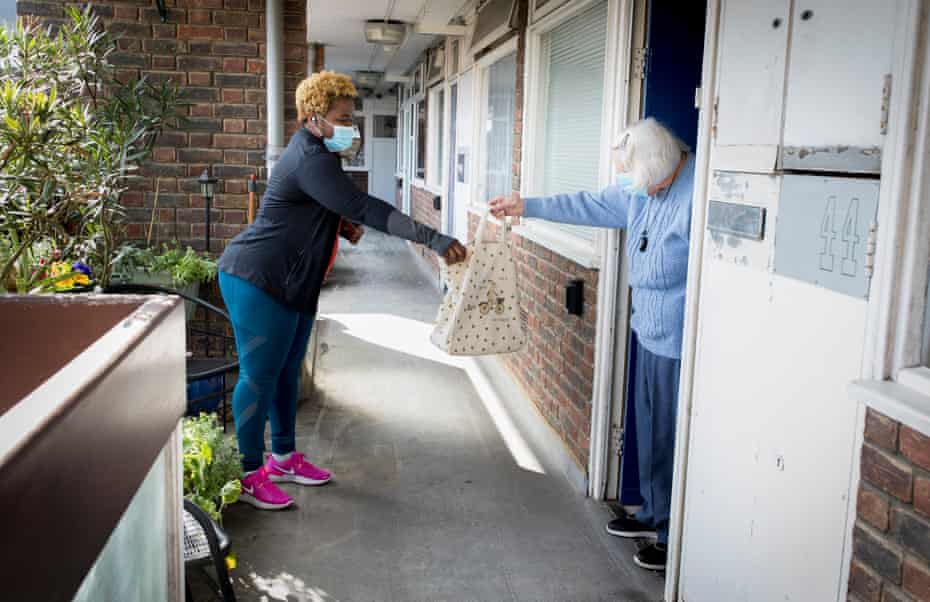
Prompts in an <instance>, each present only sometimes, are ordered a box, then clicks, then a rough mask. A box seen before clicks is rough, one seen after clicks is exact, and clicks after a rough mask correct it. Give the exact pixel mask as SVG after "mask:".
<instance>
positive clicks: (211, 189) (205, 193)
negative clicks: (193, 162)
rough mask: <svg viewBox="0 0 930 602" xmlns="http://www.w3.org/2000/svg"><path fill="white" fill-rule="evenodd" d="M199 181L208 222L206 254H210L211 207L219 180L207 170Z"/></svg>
mask: <svg viewBox="0 0 930 602" xmlns="http://www.w3.org/2000/svg"><path fill="white" fill-rule="evenodd" d="M197 181H198V182H199V183H200V196H202V197H203V204H204V207H205V208H206V209H205V210H206V212H207V213H206V220H205V221H206V226H207V232H206V240H205V244H206V252H207V253H209V252H210V210H211V208H212V207H211V205H212V204H213V195H214V194H215V193H216V182H217V179H216V178H214V177H212V176H210V170H208V169H205V170H203V173H202V174H200V178H198V179H197Z"/></svg>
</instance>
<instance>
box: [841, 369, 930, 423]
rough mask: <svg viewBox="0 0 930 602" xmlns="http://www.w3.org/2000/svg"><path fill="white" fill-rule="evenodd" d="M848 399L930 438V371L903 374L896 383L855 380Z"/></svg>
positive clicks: (916, 370) (919, 370) (921, 370)
mask: <svg viewBox="0 0 930 602" xmlns="http://www.w3.org/2000/svg"><path fill="white" fill-rule="evenodd" d="M849 394H850V397H852V398H853V399H855V400H857V401H861V402H863V403H864V404H865V405H866V406H868V407H870V408H872V409H874V410H876V411H878V412H881V413H882V414H884V415H886V416H888V417H889V418H892V419H893V420H897V421H898V422H900V423H902V424H905V425H907V426H909V427H910V428H912V429H914V430H916V431H919V432H921V433H923V434H924V435H926V436H930V369H928V368H909V369H907V370H902V371H901V373H900V374H899V375H898V380H897V381H890V380H886V381H876V380H857V381H853V382H852V383H851V384H850V385H849Z"/></svg>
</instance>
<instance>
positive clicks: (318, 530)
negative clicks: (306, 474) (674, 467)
mask: <svg viewBox="0 0 930 602" xmlns="http://www.w3.org/2000/svg"><path fill="white" fill-rule="evenodd" d="M336 265H337V268H336V270H335V271H334V273H333V275H332V278H331V281H330V284H329V285H328V286H327V288H326V290H325V292H324V294H323V298H322V306H321V314H322V315H323V317H324V318H325V319H323V320H321V322H320V324H319V325H318V326H319V328H320V329H321V330H320V335H321V339H320V340H321V356H320V358H319V364H318V373H317V394H316V396H315V398H314V399H313V400H310V401H306V402H303V404H302V406H301V408H300V410H299V414H298V425H297V436H298V438H297V445H298V448H299V449H300V450H301V451H303V452H305V453H307V454H308V456H309V457H310V459H311V460H313V461H314V462H316V463H318V464H320V465H321V466H324V467H326V468H328V469H330V470H332V471H333V473H334V475H335V480H334V482H333V483H331V484H329V485H327V486H325V487H321V488H301V487H297V486H292V485H286V486H285V487H286V489H287V491H288V492H289V493H291V494H292V495H294V496H295V497H296V501H297V506H296V508H293V509H291V510H287V511H283V512H262V511H258V510H254V509H252V508H251V507H247V506H244V505H242V504H237V505H234V506H233V507H231V508H229V509H228V510H227V512H226V518H225V526H226V527H227V528H228V530H229V531H230V533H231V536H232V538H233V544H234V548H235V551H236V553H237V556H238V559H239V568H238V569H237V570H236V571H235V573H234V576H235V581H236V589H237V592H238V593H239V595H240V599H242V600H291V601H318V600H327V601H328V600H347V601H348V600H353V601H354V600H378V601H381V600H396V601H403V602H407V601H420V600H422V601H432V600H487V601H504V600H539V601H563V600H573V601H588V600H592V601H593V600H605V601H606V600H611V601H617V600H624V601H626V600H630V601H634V600H635V601H642V600H661V598H662V585H663V582H662V576H661V575H656V574H653V573H649V572H645V571H642V570H640V569H638V568H636V567H635V566H633V563H632V554H633V553H634V552H635V550H636V543H635V542H629V541H623V540H619V539H616V538H612V537H610V536H608V535H606V534H605V533H604V524H605V522H606V521H607V520H608V519H609V518H610V516H611V515H610V513H609V512H608V510H607V509H606V507H605V506H604V505H602V504H598V503H594V502H592V501H590V500H587V499H585V498H583V497H581V496H580V495H578V494H577V493H575V492H574V491H573V490H572V489H571V488H570V487H569V485H568V482H567V481H566V480H565V478H564V477H563V476H562V475H561V474H559V473H557V472H555V471H554V470H553V469H550V468H547V467H546V466H545V463H544V462H543V461H542V460H541V459H540V458H539V457H538V456H536V455H535V454H534V453H533V450H532V449H531V448H529V447H528V444H526V443H525V442H524V441H516V443H515V442H514V439H515V438H516V439H519V434H514V433H512V432H507V431H506V429H502V428H500V424H501V421H500V420H499V419H496V418H495V416H493V410H491V408H492V406H489V405H488V404H487V403H486V402H485V401H483V399H482V396H481V395H479V394H478V390H477V389H476V388H475V386H474V384H473V381H472V379H471V378H470V377H469V374H468V371H467V370H465V369H464V368H463V367H462V365H461V364H459V363H458V362H457V361H456V360H452V359H450V358H448V357H445V356H443V355H442V354H440V353H439V352H437V351H436V350H435V349H433V348H432V347H431V346H430V345H429V343H428V341H427V335H428V333H429V330H430V326H431V324H432V321H433V319H434V317H435V313H436V309H437V306H438V302H439V295H438V293H437V292H436V290H435V287H434V286H433V283H432V282H430V279H429V278H428V277H427V276H425V275H424V272H422V271H421V269H420V266H418V264H417V263H416V260H415V259H414V258H413V256H412V254H411V252H410V251H409V250H408V249H407V247H406V246H405V244H404V243H402V242H400V241H397V240H393V239H389V238H387V237H384V236H382V235H380V234H377V233H372V232H369V233H368V234H367V235H366V237H365V239H364V240H363V242H362V244H361V245H360V246H359V247H358V248H348V249H345V248H344V249H343V250H342V252H341V255H340V257H339V260H338V261H337V264H336ZM521 450H522V451H521Z"/></svg>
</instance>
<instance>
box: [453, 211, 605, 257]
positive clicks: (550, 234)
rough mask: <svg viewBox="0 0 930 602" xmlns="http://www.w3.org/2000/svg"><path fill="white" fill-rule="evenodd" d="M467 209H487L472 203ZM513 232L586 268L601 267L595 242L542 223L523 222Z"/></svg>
mask: <svg viewBox="0 0 930 602" xmlns="http://www.w3.org/2000/svg"><path fill="white" fill-rule="evenodd" d="M468 210H469V211H471V212H472V213H474V214H475V215H478V216H481V215H483V214H484V212H485V211H487V207H486V206H484V205H475V204H472V205H470V206H469V207H468ZM491 223H493V224H499V223H500V221H499V220H497V219H495V218H493V217H492V218H491ZM513 231H514V234H516V235H517V236H520V237H522V238H525V239H527V240H530V241H532V242H534V243H536V244H538V245H541V246H543V247H545V248H547V249H549V250H550V251H552V252H553V253H556V254H558V255H561V256H562V257H565V258H566V259H568V260H569V261H572V262H574V263H577V264H578V265H580V266H581V267H583V268H584V269H587V270H598V269H600V267H601V254H600V252H599V251H598V248H597V247H598V245H597V243H591V242H588V241H586V240H581V239H578V238H577V237H574V236H571V235H568V234H564V233H561V232H557V231H554V230H553V229H551V228H546V227H545V226H544V225H540V224H533V223H527V222H525V221H524V222H523V224H522V225H518V226H514V228H513Z"/></svg>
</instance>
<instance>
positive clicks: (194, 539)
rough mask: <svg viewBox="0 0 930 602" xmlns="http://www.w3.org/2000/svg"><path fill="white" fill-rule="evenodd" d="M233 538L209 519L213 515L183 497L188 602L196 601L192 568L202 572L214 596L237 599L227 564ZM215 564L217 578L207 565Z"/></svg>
mask: <svg viewBox="0 0 930 602" xmlns="http://www.w3.org/2000/svg"><path fill="white" fill-rule="evenodd" d="M229 549H230V541H229V536H228V535H226V532H225V531H224V530H223V529H222V528H221V527H220V526H219V525H217V524H216V522H214V521H213V519H212V518H210V515H209V514H207V513H206V512H204V511H203V509H202V508H201V507H200V506H198V505H197V504H195V503H194V502H192V501H190V500H187V499H185V500H184V568H185V575H184V588H185V596H186V597H187V602H193V600H194V595H193V592H192V591H191V585H190V580H189V579H188V575H189V574H190V573H191V571H193V570H197V571H199V572H200V573H201V574H202V575H203V577H204V579H205V580H206V581H207V583H209V584H210V588H211V589H212V590H213V593H214V595H216V596H218V597H219V599H220V600H223V602H235V601H236V594H235V592H234V591H233V587H232V581H230V579H229V571H228V569H227V567H226V555H227V554H229ZM211 564H212V565H213V569H214V571H216V579H214V578H213V577H211V576H210V574H209V573H208V572H207V571H206V568H207V567H208V566H210V565H211Z"/></svg>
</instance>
